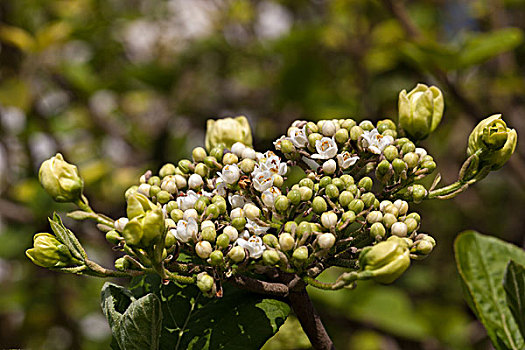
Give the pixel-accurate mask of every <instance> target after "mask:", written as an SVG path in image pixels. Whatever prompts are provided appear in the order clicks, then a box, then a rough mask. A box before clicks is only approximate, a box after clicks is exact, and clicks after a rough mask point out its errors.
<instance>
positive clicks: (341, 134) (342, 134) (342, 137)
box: [335, 129, 350, 145]
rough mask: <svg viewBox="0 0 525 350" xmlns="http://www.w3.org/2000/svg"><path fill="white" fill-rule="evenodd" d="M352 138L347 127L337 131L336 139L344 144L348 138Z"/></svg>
mask: <svg viewBox="0 0 525 350" xmlns="http://www.w3.org/2000/svg"><path fill="white" fill-rule="evenodd" d="M349 138H350V133H349V132H348V130H347V129H339V130H337V132H336V133H335V141H336V142H337V143H338V144H340V145H342V144H344V143H345V142H346V141H348V139H349Z"/></svg>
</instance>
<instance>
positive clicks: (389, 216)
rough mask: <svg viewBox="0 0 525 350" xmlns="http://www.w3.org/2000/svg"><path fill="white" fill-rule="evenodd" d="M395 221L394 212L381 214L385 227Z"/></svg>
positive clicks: (388, 226)
mask: <svg viewBox="0 0 525 350" xmlns="http://www.w3.org/2000/svg"><path fill="white" fill-rule="evenodd" d="M396 222H397V218H396V216H395V215H394V214H391V213H386V214H385V215H383V225H385V227H386V228H390V227H392V225H393V224H395V223H396Z"/></svg>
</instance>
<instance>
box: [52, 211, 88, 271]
mask: <svg viewBox="0 0 525 350" xmlns="http://www.w3.org/2000/svg"><path fill="white" fill-rule="evenodd" d="M49 223H50V224H51V229H52V230H53V232H54V233H55V235H56V237H57V238H58V240H59V241H60V242H62V243H64V245H65V246H66V247H67V248H68V249H69V251H70V252H71V255H73V257H75V258H77V259H79V260H80V261H85V260H86V259H87V254H86V251H85V250H84V248H83V247H82V245H81V244H80V242H79V241H78V239H77V237H76V236H75V234H74V233H73V232H71V231H70V230H68V229H67V228H66V227H65V226H64V224H63V223H62V220H61V219H60V216H58V214H57V213H54V214H53V219H52V220H51V219H49Z"/></svg>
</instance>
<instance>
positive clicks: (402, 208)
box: [394, 199, 408, 215]
mask: <svg viewBox="0 0 525 350" xmlns="http://www.w3.org/2000/svg"><path fill="white" fill-rule="evenodd" d="M394 206H395V207H396V208H397V209H398V210H399V215H405V214H406V213H407V212H408V203H407V202H406V201H404V200H402V199H397V200H396V201H395V202H394Z"/></svg>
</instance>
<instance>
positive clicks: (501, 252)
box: [454, 231, 525, 350]
mask: <svg viewBox="0 0 525 350" xmlns="http://www.w3.org/2000/svg"><path fill="white" fill-rule="evenodd" d="M454 250H455V256H456V264H457V267H458V271H459V273H460V275H461V278H462V279H463V282H464V283H465V287H466V288H465V289H466V291H467V292H468V294H467V301H468V304H469V306H471V307H473V311H474V312H475V313H476V315H477V316H478V318H479V319H480V320H481V322H482V323H483V325H484V326H485V328H486V329H487V333H488V335H489V337H490V339H491V340H492V343H493V344H494V346H495V347H496V348H497V349H516V350H517V349H523V347H524V346H525V342H524V340H523V337H522V336H521V335H520V333H519V329H518V326H517V324H516V322H515V321H514V319H513V317H512V314H511V312H510V310H509V308H508V307H507V304H506V300H505V291H504V289H503V277H504V274H505V268H506V266H507V263H508V262H509V260H510V259H513V260H516V261H517V262H519V263H520V264H525V252H524V251H523V250H522V249H520V248H518V247H516V246H514V245H512V244H509V243H506V242H504V241H502V240H500V239H497V238H494V237H490V236H485V235H482V234H480V233H477V232H475V231H465V232H463V233H461V234H460V235H459V236H458V238H457V239H456V242H455V244H454ZM469 299H470V300H469Z"/></svg>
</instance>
